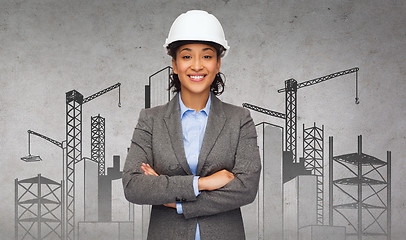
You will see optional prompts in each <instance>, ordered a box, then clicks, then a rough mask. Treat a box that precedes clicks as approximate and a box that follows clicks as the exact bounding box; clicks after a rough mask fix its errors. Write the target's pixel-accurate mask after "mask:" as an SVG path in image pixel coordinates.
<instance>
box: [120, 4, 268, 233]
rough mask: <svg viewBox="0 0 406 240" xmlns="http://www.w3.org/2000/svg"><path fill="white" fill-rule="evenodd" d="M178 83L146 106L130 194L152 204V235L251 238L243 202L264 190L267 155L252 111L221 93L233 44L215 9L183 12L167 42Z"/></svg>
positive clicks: (129, 170)
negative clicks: (224, 61) (165, 97)
mask: <svg viewBox="0 0 406 240" xmlns="http://www.w3.org/2000/svg"><path fill="white" fill-rule="evenodd" d="M164 47H165V48H166V50H167V52H168V54H169V55H170V56H171V57H172V66H173V74H172V79H171V85H170V86H171V88H172V89H173V91H174V92H176V93H177V94H176V95H175V96H174V97H173V99H172V100H171V101H170V102H169V103H167V104H165V105H162V106H158V107H154V108H151V109H143V110H142V111H141V113H140V117H139V120H138V124H137V126H136V128H135V130H134V134H133V138H132V144H131V147H130V150H129V153H128V156H127V159H126V163H125V166H124V174H123V186H124V192H125V196H126V198H127V199H128V200H129V201H130V202H133V203H136V204H151V205H153V207H152V211H151V219H150V224H149V230H148V239H151V240H155V239H159V240H161V239H175V240H177V239H195V240H196V239H202V240H206V239H216V240H219V239H220V240H221V239H233V240H238V239H245V233H244V227H243V221H242V217H241V211H240V207H241V206H243V205H246V204H249V203H251V202H252V201H253V200H254V199H255V196H256V193H257V189H258V181H259V175H260V169H261V164H260V157H259V151H258V146H257V135H256V131H255V125H254V123H253V120H252V118H251V116H250V114H249V111H248V110H246V109H243V108H241V107H237V106H233V105H230V104H227V103H223V102H222V101H220V100H219V99H218V98H217V97H216V96H215V95H219V94H221V93H222V92H223V90H224V81H223V79H222V77H221V75H220V66H221V58H222V57H224V56H225V54H226V53H227V51H228V49H229V46H228V44H227V41H226V40H225V37H224V32H223V29H222V27H221V25H220V23H219V21H218V20H217V18H216V17H214V16H213V15H211V14H209V13H207V12H205V11H199V10H193V11H188V12H187V13H184V14H181V15H180V16H179V17H178V18H177V19H176V20H175V21H174V23H173V25H172V27H171V29H170V31H169V35H168V38H167V40H166V43H165V45H164Z"/></svg>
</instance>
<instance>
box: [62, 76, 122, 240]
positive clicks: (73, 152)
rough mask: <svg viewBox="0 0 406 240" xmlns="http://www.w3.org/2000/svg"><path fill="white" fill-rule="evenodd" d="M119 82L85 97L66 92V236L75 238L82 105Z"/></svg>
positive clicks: (113, 87) (118, 85) (116, 85)
mask: <svg viewBox="0 0 406 240" xmlns="http://www.w3.org/2000/svg"><path fill="white" fill-rule="evenodd" d="M120 85H121V83H117V84H115V85H113V86H111V87H108V88H106V89H103V90H101V91H99V92H97V93H95V94H93V95H90V96H89V97H86V98H84V97H83V95H82V94H81V93H79V92H78V91H76V90H72V91H69V92H67V93H66V237H67V239H69V240H74V239H75V164H76V163H79V162H80V161H81V160H82V105H83V104H85V103H87V102H89V101H91V100H93V99H95V98H97V97H99V96H101V95H103V94H105V93H107V92H109V91H111V90H113V89H116V88H118V89H119V102H118V106H119V107H121V102H120V99H121V98H120Z"/></svg>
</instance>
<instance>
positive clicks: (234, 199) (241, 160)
mask: <svg viewBox="0 0 406 240" xmlns="http://www.w3.org/2000/svg"><path fill="white" fill-rule="evenodd" d="M244 112H245V114H244V117H243V118H242V120H241V125H240V135H239V140H238V146H237V150H236V155H235V165H234V167H233V169H232V172H233V173H234V177H235V178H234V179H233V180H231V181H230V182H229V183H228V184H227V185H226V186H224V187H222V188H220V189H217V190H214V191H202V192H201V194H200V195H199V196H198V197H197V200H196V201H193V202H191V201H186V202H182V208H183V215H184V216H185V218H186V219H188V218H193V217H199V216H207V215H213V214H217V213H221V212H226V211H230V210H233V209H236V208H239V207H241V206H243V205H246V204H249V203H251V202H253V201H254V199H255V197H256V194H257V190H258V183H259V177H260V172H261V160H260V155H259V149H258V145H257V133H256V130H255V124H254V122H253V120H252V118H251V116H250V114H249V111H248V110H245V111H244Z"/></svg>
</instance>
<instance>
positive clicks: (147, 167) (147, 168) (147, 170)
mask: <svg viewBox="0 0 406 240" xmlns="http://www.w3.org/2000/svg"><path fill="white" fill-rule="evenodd" d="M141 170H142V171H143V172H144V174H145V175H152V176H159V175H158V173H156V172H155V170H154V169H153V168H152V167H151V166H150V165H149V164H148V163H147V164H145V163H142V165H141ZM164 206H165V207H171V208H176V203H165V204H164Z"/></svg>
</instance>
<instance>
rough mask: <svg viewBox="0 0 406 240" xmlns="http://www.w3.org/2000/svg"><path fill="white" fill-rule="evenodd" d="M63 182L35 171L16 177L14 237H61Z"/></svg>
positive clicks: (62, 236) (17, 238)
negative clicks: (21, 177)
mask: <svg viewBox="0 0 406 240" xmlns="http://www.w3.org/2000/svg"><path fill="white" fill-rule="evenodd" d="M62 186H63V184H62V182H61V183H58V182H55V181H53V180H51V179H49V178H46V177H43V176H41V174H38V176H37V177H33V178H28V179H23V180H18V179H15V239H16V240H20V239H38V240H40V239H41V240H42V239H64V235H63V234H64V231H63V225H62V223H63V207H62V205H63V204H62V203H63V199H62V198H63V193H64V191H63V187H62Z"/></svg>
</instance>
